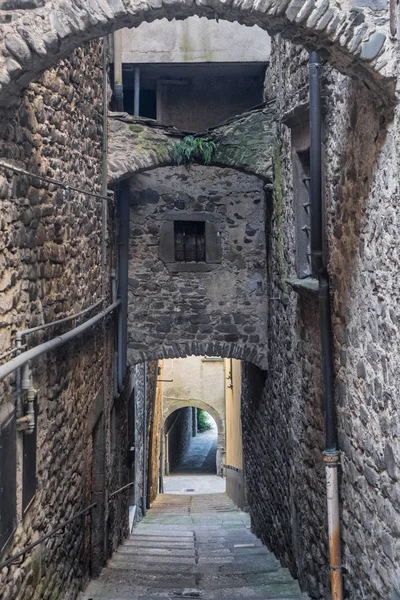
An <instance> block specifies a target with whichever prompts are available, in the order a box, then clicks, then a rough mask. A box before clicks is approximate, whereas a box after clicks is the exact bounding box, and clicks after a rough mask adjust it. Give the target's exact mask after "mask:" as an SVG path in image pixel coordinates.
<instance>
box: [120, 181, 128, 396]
mask: <svg viewBox="0 0 400 600" xmlns="http://www.w3.org/2000/svg"><path fill="white" fill-rule="evenodd" d="M118 209H119V211H118V212H119V240H118V247H119V260H118V288H119V289H118V297H119V299H120V300H121V306H120V309H119V312H118V389H119V390H120V391H121V390H122V385H123V381H124V377H125V372H126V363H127V338H128V331H127V330H128V325H127V323H128V265H129V259H128V253H129V202H128V195H127V194H126V193H124V189H123V190H122V191H121V192H120V193H119V194H118Z"/></svg>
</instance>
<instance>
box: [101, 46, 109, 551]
mask: <svg viewBox="0 0 400 600" xmlns="http://www.w3.org/2000/svg"><path fill="white" fill-rule="evenodd" d="M107 55H108V37H107V36H105V37H103V86H102V94H103V142H102V170H101V195H102V201H101V202H102V207H101V208H102V210H101V217H102V218H101V271H100V272H101V295H102V298H103V303H104V306H105V302H106V295H107V284H106V269H107V240H108V232H107V224H108V205H107V174H108V170H107V158H108V156H107V153H108V103H107V60H108V56H107ZM102 327H103V381H102V388H103V409H104V408H105V406H107V404H106V399H107V384H106V381H107V360H106V356H107V337H106V325H105V320H103V324H102ZM107 417H108V415H106V411H104V418H103V419H102V436H103V437H102V439H103V441H104V440H105V439H106V435H107ZM103 465H104V467H105V466H106V465H107V445H106V444H105V443H103ZM104 471H105V469H103V492H104V493H103V500H104V505H103V506H104V509H102V512H103V516H104V521H103V559H105V558H106V557H107V552H108V527H107V520H108V489H107V488H108V486H107V481H106V477H105V472H104Z"/></svg>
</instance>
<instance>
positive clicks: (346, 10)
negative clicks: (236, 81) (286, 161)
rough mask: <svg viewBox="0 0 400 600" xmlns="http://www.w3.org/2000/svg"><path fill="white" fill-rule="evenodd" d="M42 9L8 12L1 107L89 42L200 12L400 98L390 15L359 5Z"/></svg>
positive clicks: (214, 3) (85, 0)
mask: <svg viewBox="0 0 400 600" xmlns="http://www.w3.org/2000/svg"><path fill="white" fill-rule="evenodd" d="M34 5H35V6H38V5H39V7H38V8H33V9H25V10H14V11H7V12H8V15H9V16H8V18H7V13H5V19H4V20H5V21H6V22H5V23H4V24H3V25H2V27H1V29H2V39H1V43H0V57H1V62H0V82H1V86H2V88H1V92H0V104H1V105H3V106H7V105H10V104H12V103H13V102H15V99H16V98H17V97H18V96H19V95H20V92H21V90H22V89H23V88H24V87H25V86H26V85H27V84H28V83H29V82H30V81H32V80H34V79H35V78H37V77H38V76H39V75H40V74H41V73H42V72H43V71H45V70H46V69H48V68H50V67H51V66H54V65H55V64H56V62H57V61H58V60H59V59H61V58H63V57H65V56H67V55H69V54H70V53H71V52H72V51H73V50H74V49H75V48H77V47H79V46H81V45H82V44H83V43H84V42H86V41H88V40H91V39H94V38H98V37H100V36H104V35H107V34H109V33H111V32H112V31H115V30H117V29H120V28H122V27H137V26H138V25H140V24H141V23H142V22H143V21H154V20H155V19H162V18H167V19H174V18H176V19H184V18H187V17H190V16H192V15H198V16H205V17H207V18H211V19H213V18H220V19H226V20H228V21H237V22H239V23H242V24H244V25H255V24H256V25H259V26H260V27H261V28H262V29H267V30H268V31H269V32H270V33H271V34H274V33H281V34H282V35H283V36H284V37H287V38H290V39H291V40H292V41H294V42H295V43H299V44H303V45H304V46H306V47H310V48H316V47H318V48H322V49H325V51H326V53H327V55H328V58H329V60H330V62H331V64H332V65H333V66H334V67H336V68H337V69H338V70H340V71H342V72H344V73H346V74H349V75H355V76H356V77H358V78H359V79H361V80H363V81H364V82H365V83H366V84H367V85H368V87H370V88H371V89H373V90H374V91H375V92H376V95H377V97H379V96H381V97H382V98H381V99H382V100H384V101H386V102H392V101H393V89H394V86H393V81H392V79H393V78H394V76H395V65H396V62H395V55H394V50H395V45H394V42H393V41H391V39H390V36H389V15H388V11H384V12H385V14H384V16H383V17H382V14H381V13H382V11H374V10H371V9H370V8H368V7H365V8H357V11H356V12H354V10H353V6H352V4H351V3H347V2H344V1H343V0H342V1H341V2H333V1H330V0H326V1H320V2H316V3H315V2H303V1H299V0H292V1H291V2H288V1H287V0H234V1H233V2H232V3H230V4H227V3H226V2H224V1H223V0H198V1H197V2H194V1H193V0H172V1H165V2H162V1H161V0H151V1H148V2H144V1H139V0H104V1H102V2H100V1H99V0H71V1H69V2H67V1H60V0H57V1H54V0H47V1H46V0H43V1H42V2H37V3H35V4H34ZM7 21H8V22H7Z"/></svg>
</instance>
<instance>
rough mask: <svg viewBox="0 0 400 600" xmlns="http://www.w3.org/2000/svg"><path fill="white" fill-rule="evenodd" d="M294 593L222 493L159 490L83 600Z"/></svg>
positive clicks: (268, 597) (269, 597) (287, 599)
mask: <svg viewBox="0 0 400 600" xmlns="http://www.w3.org/2000/svg"><path fill="white" fill-rule="evenodd" d="M163 598H164V599H169V600H176V599H178V598H201V599H202V600H234V599H239V598H248V599H251V600H299V599H300V598H304V599H305V598H307V596H306V595H301V593H300V588H299V585H298V582H297V581H294V580H293V579H292V577H291V576H290V573H289V571H288V569H285V568H283V567H282V566H281V565H280V563H279V561H278V560H277V559H276V558H275V557H274V555H273V554H272V553H271V552H269V551H268V550H267V548H266V547H265V546H263V545H262V543H261V542H260V540H258V539H257V537H256V536H255V535H254V534H252V533H251V531H250V518H249V516H248V514H246V513H244V512H242V511H241V510H239V509H238V508H237V507H236V506H235V505H234V504H233V502H232V501H231V500H230V499H229V498H228V497H227V496H226V495H225V494H204V495H203V494H200V495H188V496H182V495H169V494H168V495H167V494H161V495H159V496H158V498H157V500H156V502H155V503H154V506H153V508H152V509H151V511H150V512H149V513H148V514H147V516H146V517H145V518H144V519H143V521H141V523H140V524H139V525H138V526H137V527H136V528H135V530H134V532H133V533H132V534H131V535H130V536H129V538H128V539H127V540H126V541H125V542H124V543H123V544H122V545H121V546H120V547H119V548H118V550H117V552H115V553H114V555H113V557H112V559H111V560H110V561H109V562H108V565H107V567H106V568H105V569H104V570H103V572H102V573H101V575H100V577H99V578H98V579H97V580H95V581H93V582H92V583H91V584H90V585H89V587H88V588H87V590H86V592H85V593H84V595H83V596H82V600H139V599H140V600H161V599H163Z"/></svg>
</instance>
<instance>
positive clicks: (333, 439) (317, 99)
mask: <svg viewBox="0 0 400 600" xmlns="http://www.w3.org/2000/svg"><path fill="white" fill-rule="evenodd" d="M320 68H321V60H320V55H319V53H318V52H311V54H310V197H311V260H312V271H313V275H314V276H315V275H316V276H318V281H319V314H320V335H321V360H322V375H323V404H324V430H325V450H324V462H325V473H326V490H327V505H328V533H329V554H330V572H331V588H332V600H343V578H342V559H341V548H340V520H339V486H338V466H339V461H340V458H339V451H338V448H337V433H336V415H335V397H334V377H335V375H334V358H333V336H332V323H331V306H330V294H329V276H328V271H327V268H326V264H325V263H324V258H323V228H324V224H323V210H322V209H323V207H322V168H321V166H322V163H321V153H322V144H321V83H320Z"/></svg>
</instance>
